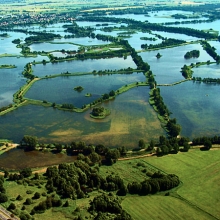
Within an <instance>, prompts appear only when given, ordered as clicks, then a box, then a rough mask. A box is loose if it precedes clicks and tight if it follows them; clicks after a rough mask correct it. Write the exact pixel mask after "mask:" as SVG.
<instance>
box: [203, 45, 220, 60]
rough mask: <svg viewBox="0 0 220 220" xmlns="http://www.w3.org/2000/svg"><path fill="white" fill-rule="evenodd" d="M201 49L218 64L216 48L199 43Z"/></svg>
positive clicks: (218, 58) (219, 58)
mask: <svg viewBox="0 0 220 220" xmlns="http://www.w3.org/2000/svg"><path fill="white" fill-rule="evenodd" d="M201 44H202V47H203V49H204V50H205V51H206V52H207V53H208V54H209V55H210V56H211V57H212V58H213V59H214V60H215V61H216V62H217V63H220V56H219V55H218V54H217V53H216V48H214V47H212V46H211V45H210V44H209V43H208V42H207V41H202V42H201Z"/></svg>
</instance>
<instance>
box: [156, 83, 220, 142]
mask: <svg viewBox="0 0 220 220" xmlns="http://www.w3.org/2000/svg"><path fill="white" fill-rule="evenodd" d="M160 91H161V95H162V97H163V100H164V102H165V104H166V105H167V107H168V109H170V111H171V112H172V113H173V114H172V115H171V117H172V118H176V119H177V122H178V123H179V124H180V125H181V127H182V131H181V135H182V136H186V137H189V138H194V137H201V136H214V135H219V133H220V124H219V121H218V118H219V109H220V99H219V94H220V85H218V84H204V83H197V82H195V83H193V82H192V81H189V82H185V83H182V84H179V85H176V86H167V87H165V86H164V87H160Z"/></svg>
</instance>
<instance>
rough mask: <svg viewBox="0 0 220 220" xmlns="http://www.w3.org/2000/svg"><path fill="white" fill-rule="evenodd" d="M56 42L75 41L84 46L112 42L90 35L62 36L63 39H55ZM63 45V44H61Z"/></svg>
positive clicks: (74, 42)
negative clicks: (77, 36)
mask: <svg viewBox="0 0 220 220" xmlns="http://www.w3.org/2000/svg"><path fill="white" fill-rule="evenodd" d="M53 42H54V43H73V44H77V45H84V46H92V45H105V44H110V43H111V42H110V41H102V40H97V39H96V38H94V39H93V38H90V37H79V38H67V39H65V38H61V39H55V40H54V41H53ZM61 45H62V44H61Z"/></svg>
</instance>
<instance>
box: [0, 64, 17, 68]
mask: <svg viewBox="0 0 220 220" xmlns="http://www.w3.org/2000/svg"><path fill="white" fill-rule="evenodd" d="M13 68H16V66H15V65H7V64H4V65H0V69H13Z"/></svg>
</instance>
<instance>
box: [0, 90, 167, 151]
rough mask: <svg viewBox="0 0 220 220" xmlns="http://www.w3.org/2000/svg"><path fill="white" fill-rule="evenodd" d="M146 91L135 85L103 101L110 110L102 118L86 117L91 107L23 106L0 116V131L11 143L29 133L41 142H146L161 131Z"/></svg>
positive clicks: (128, 144) (109, 144)
mask: <svg viewBox="0 0 220 220" xmlns="http://www.w3.org/2000/svg"><path fill="white" fill-rule="evenodd" d="M148 92H149V88H148V87H136V88H134V89H132V90H130V91H129V92H127V93H123V94H121V95H119V96H117V97H116V99H115V100H114V101H110V102H107V103H103V106H105V107H107V108H109V109H110V110H111V114H110V115H109V116H108V117H107V118H106V119H105V120H103V121H102V120H88V114H89V113H90V112H91V110H88V111H86V112H84V113H72V112H65V111H59V110H56V109H53V108H52V107H50V108H45V107H42V106H32V105H27V106H24V107H21V108H19V109H17V110H15V111H13V112H10V113H9V114H7V115H4V116H3V117H1V125H2V126H1V127H0V134H1V137H4V138H8V139H12V140H13V141H15V142H19V141H20V140H21V139H22V137H23V135H24V134H29V135H36V136H37V137H39V139H40V141H41V142H44V143H53V142H62V143H69V142H71V141H80V140H84V141H85V142H86V143H87V144H89V143H92V144H99V143H100V144H104V145H107V146H109V147H116V146H126V147H135V146H137V143H138V141H139V139H140V137H142V138H144V139H145V140H146V141H147V140H151V139H157V138H158V135H161V134H164V131H163V129H162V128H161V126H160V122H159V121H158V119H157V115H156V113H155V112H154V110H153V109H152V107H151V106H150V105H149V103H148ZM1 137H0V138H1Z"/></svg>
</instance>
